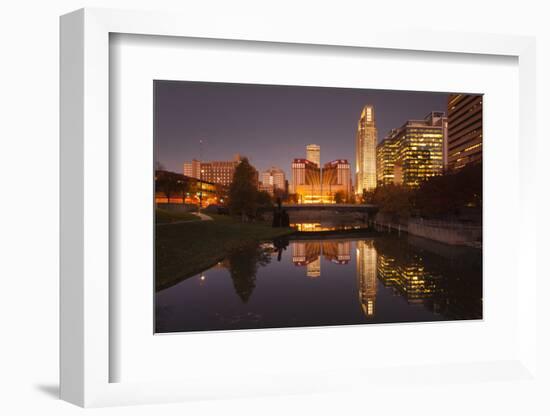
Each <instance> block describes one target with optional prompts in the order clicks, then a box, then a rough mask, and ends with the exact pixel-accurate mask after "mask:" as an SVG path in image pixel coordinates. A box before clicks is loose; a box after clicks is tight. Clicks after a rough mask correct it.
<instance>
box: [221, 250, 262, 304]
mask: <svg viewBox="0 0 550 416" xmlns="http://www.w3.org/2000/svg"><path fill="white" fill-rule="evenodd" d="M270 260H271V257H270V256H269V254H268V253H267V252H266V251H265V250H264V249H263V248H262V247H260V246H259V245H257V244H249V245H246V246H243V247H239V248H237V249H235V250H232V251H231V252H230V254H229V255H228V256H227V257H226V258H225V260H224V265H225V267H227V268H228V269H229V273H230V274H231V279H232V280H233V286H234V288H235V292H236V293H237V295H239V297H240V298H241V300H242V301H243V302H245V303H246V302H248V299H250V296H251V295H252V292H253V291H254V288H255V287H256V273H257V272H258V267H259V266H266V265H267V264H268V263H269V262H270Z"/></svg>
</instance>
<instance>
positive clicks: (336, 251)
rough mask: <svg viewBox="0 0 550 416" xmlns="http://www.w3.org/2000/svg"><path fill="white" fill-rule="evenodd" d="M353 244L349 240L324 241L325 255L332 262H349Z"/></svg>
mask: <svg viewBox="0 0 550 416" xmlns="http://www.w3.org/2000/svg"><path fill="white" fill-rule="evenodd" d="M350 253H351V244H350V242H349V241H335V240H327V241H323V255H324V256H325V258H326V259H327V260H329V261H331V262H332V263H336V264H347V263H349V261H350V260H351V254H350Z"/></svg>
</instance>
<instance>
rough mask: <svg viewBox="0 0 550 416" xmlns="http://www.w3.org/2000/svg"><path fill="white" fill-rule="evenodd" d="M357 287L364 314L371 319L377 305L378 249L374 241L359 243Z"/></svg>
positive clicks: (357, 252) (357, 250)
mask: <svg viewBox="0 0 550 416" xmlns="http://www.w3.org/2000/svg"><path fill="white" fill-rule="evenodd" d="M356 255H357V286H358V289H359V302H360V303H361V307H362V309H363V313H364V314H365V315H366V316H367V317H369V318H371V317H373V316H374V313H375V303H376V281H377V278H376V249H375V248H374V245H373V242H372V241H363V240H361V241H357V249H356Z"/></svg>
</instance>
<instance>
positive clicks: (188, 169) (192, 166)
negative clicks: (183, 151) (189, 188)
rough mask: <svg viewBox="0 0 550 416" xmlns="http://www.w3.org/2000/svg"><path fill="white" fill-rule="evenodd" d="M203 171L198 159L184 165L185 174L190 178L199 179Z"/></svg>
mask: <svg viewBox="0 0 550 416" xmlns="http://www.w3.org/2000/svg"><path fill="white" fill-rule="evenodd" d="M200 169H201V162H200V161H198V160H197V159H193V160H192V161H191V162H185V163H184V164H183V174H184V175H185V176H189V177H190V178H195V179H199V176H200Z"/></svg>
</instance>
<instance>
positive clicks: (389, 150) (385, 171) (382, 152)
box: [376, 129, 399, 186]
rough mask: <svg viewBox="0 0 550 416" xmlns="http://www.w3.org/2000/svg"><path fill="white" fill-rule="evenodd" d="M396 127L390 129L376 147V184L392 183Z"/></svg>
mask: <svg viewBox="0 0 550 416" xmlns="http://www.w3.org/2000/svg"><path fill="white" fill-rule="evenodd" d="M398 131H399V130H398V129H392V130H391V131H390V132H389V133H388V134H387V136H386V137H385V138H384V140H382V142H381V143H379V144H378V146H377V147H376V179H377V185H378V186H384V185H389V184H391V183H394V176H395V169H394V168H395V160H396V156H397V142H396V141H395V140H394V139H395V135H396V134H397V132H398Z"/></svg>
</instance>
